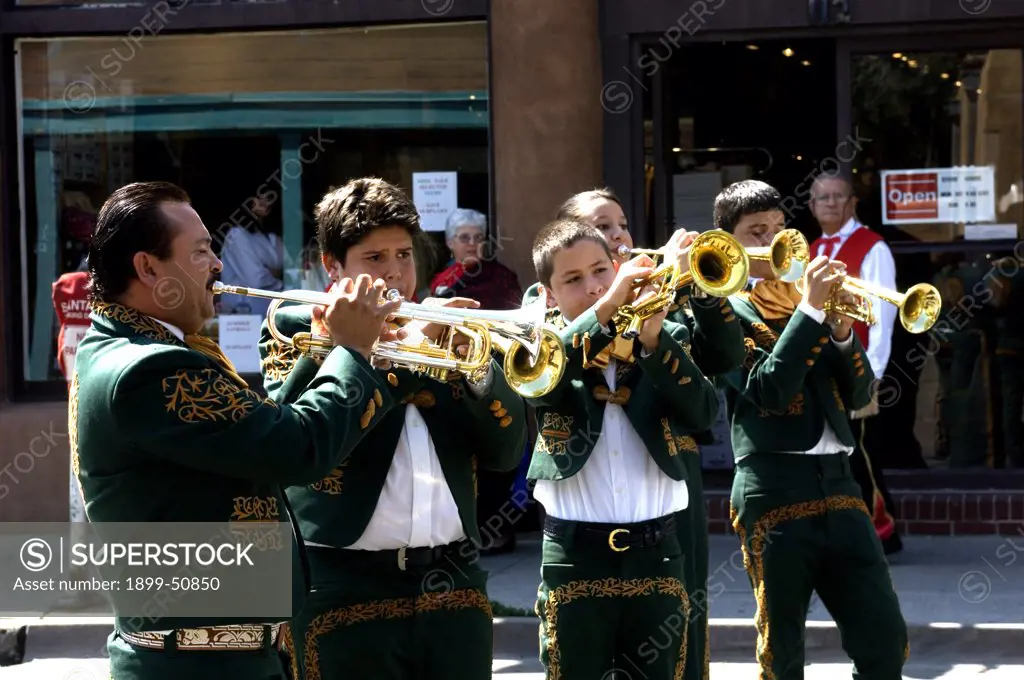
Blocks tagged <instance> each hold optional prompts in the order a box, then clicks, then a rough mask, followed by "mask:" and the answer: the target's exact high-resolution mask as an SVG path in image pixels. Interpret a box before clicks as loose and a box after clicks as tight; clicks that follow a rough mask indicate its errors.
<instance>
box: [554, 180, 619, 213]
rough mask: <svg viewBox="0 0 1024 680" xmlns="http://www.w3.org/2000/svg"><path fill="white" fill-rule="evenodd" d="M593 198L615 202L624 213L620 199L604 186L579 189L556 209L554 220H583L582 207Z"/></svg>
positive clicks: (593, 199)
mask: <svg viewBox="0 0 1024 680" xmlns="http://www.w3.org/2000/svg"><path fill="white" fill-rule="evenodd" d="M595 200H605V201H611V202H612V203H617V204H618V206H619V207H620V208H622V212H623V213H625V212H626V209H625V208H623V207H622V201H620V200H619V197H618V196H616V195H615V192H614V191H612V190H611V189H609V188H608V187H604V188H603V189H591V190H590V191H581V192H580V193H578V194H575V195H573V196H571V197H569V199H568V200H566V202H565V203H563V204H562V206H561V207H560V208H559V209H558V214H557V215H555V219H556V220H583V218H584V217H585V213H584V212H583V207H584V206H585V205H587V204H588V203H591V202H593V201H595Z"/></svg>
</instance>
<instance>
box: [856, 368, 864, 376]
mask: <svg viewBox="0 0 1024 680" xmlns="http://www.w3.org/2000/svg"><path fill="white" fill-rule="evenodd" d="M862 375H864V369H863V368H862V369H860V370H858V371H857V376H858V377H860V376H862Z"/></svg>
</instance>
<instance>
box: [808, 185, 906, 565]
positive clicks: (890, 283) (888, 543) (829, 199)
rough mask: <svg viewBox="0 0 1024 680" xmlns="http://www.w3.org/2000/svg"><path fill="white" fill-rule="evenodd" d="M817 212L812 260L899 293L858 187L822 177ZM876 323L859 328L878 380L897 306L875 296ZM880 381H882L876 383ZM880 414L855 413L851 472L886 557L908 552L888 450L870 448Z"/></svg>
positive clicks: (814, 192) (814, 190) (814, 196)
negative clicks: (886, 470)
mask: <svg viewBox="0 0 1024 680" xmlns="http://www.w3.org/2000/svg"><path fill="white" fill-rule="evenodd" d="M810 207H811V212H812V213H813V214H814V217H815V219H816V220H817V221H818V224H819V225H821V231H822V235H821V237H819V238H818V239H817V240H815V241H814V242H813V243H812V244H811V258H812V259H813V258H814V257H816V256H818V255H826V256H828V257H829V258H831V259H833V260H839V261H840V262H843V263H844V264H845V265H846V272H847V275H848V276H851V277H854V278H859V279H863V280H865V281H869V282H871V283H874V284H876V285H878V286H882V287H883V288H887V289H889V290H895V289H896V263H895V261H894V260H893V257H892V251H890V250H889V246H888V245H886V243H885V241H884V240H883V239H882V237H881V236H880V235H879V234H878V233H876V232H874V231H872V230H871V229H870V228H868V227H867V226H865V225H863V224H861V223H860V220H858V219H857V215H856V212H857V197H856V196H855V195H854V192H853V186H852V184H851V183H850V182H849V181H848V180H847V179H845V178H844V177H842V176H841V175H839V174H822V175H820V176H818V177H817V178H816V179H815V181H814V184H813V185H812V187H811V196H810ZM869 301H870V303H871V306H872V312H873V314H874V317H875V319H876V323H875V324H873V325H871V326H868V325H866V324H863V323H857V324H855V325H854V327H853V330H854V332H855V333H857V336H858V337H859V339H860V341H861V344H863V345H864V347H865V351H866V354H867V360H868V362H869V363H870V364H871V370H872V371H874V374H875V378H876V381H881V380H883V379H884V376H885V370H886V368H887V366H888V365H889V355H890V353H891V351H892V333H893V328H894V326H895V323H896V308H895V307H894V306H893V305H890V304H883V303H882V302H881V301H880V300H877V299H873V298H869ZM877 384H878V383H877V382H876V385H877ZM877 413H878V402H877V400H872V402H871V404H870V405H868V406H867V407H865V408H863V409H861V410H860V411H855V412H853V413H851V414H850V425H851V428H852V429H853V432H854V435H855V436H856V437H857V440H858V446H857V450H856V451H854V453H853V457H852V459H851V468H852V470H853V473H854V476H855V477H856V478H857V482H858V483H859V484H860V486H861V489H862V490H863V492H864V502H865V503H866V504H867V506H868V507H869V508H871V514H872V518H873V519H874V523H875V530H876V531H877V532H878V537H879V538H880V539H881V540H882V546H883V547H884V548H885V552H886V554H890V553H895V552H898V551H899V550H901V549H902V547H903V546H902V541H901V540H900V537H899V533H898V532H897V531H896V521H895V508H894V507H893V502H892V497H891V496H890V495H889V490H888V489H887V488H886V485H885V479H884V477H883V474H882V466H883V462H884V461H883V460H882V452H880V451H875V450H873V449H872V450H870V451H869V450H868V449H867V448H866V447H865V446H864V442H865V431H866V430H867V428H868V427H870V422H871V421H870V417H871V416H873V415H876V414H877Z"/></svg>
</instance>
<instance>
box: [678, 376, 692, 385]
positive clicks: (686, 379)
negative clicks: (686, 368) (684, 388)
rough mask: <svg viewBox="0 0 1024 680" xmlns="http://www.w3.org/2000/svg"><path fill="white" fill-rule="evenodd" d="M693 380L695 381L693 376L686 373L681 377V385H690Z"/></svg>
mask: <svg viewBox="0 0 1024 680" xmlns="http://www.w3.org/2000/svg"><path fill="white" fill-rule="evenodd" d="M691 382H693V378H691V377H690V376H688V375H684V376H683V377H682V378H680V379H679V384H680V385H689V384H690V383H691Z"/></svg>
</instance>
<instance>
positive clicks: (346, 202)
mask: <svg viewBox="0 0 1024 680" xmlns="http://www.w3.org/2000/svg"><path fill="white" fill-rule="evenodd" d="M315 215H316V221H317V228H318V236H319V240H320V250H321V253H322V258H323V264H324V266H325V267H326V268H327V269H328V271H330V272H331V273H332V277H333V278H335V279H336V280H338V279H340V278H341V277H342V276H344V277H355V276H357V275H359V274H369V275H370V276H372V277H373V278H375V279H383V280H384V281H385V283H386V284H387V288H390V289H396V290H398V292H399V293H401V294H402V296H403V297H404V299H406V300H409V299H411V298H412V296H413V294H414V291H415V290H416V266H415V260H414V254H413V242H414V238H416V237H417V236H418V235H419V234H420V226H419V216H418V214H417V212H416V208H415V206H414V205H413V204H412V202H411V201H410V200H409V199H408V198H407V197H406V195H405V194H404V193H403V192H402V191H401V190H400V189H398V188H397V187H394V186H392V185H390V184H388V183H387V182H384V181H383V180H379V179H369V178H367V179H356V180H352V181H350V182H349V183H348V184H346V185H345V186H343V187H342V188H340V189H336V190H334V191H331V192H330V193H328V194H327V195H326V196H324V198H323V199H322V200H321V201H320V204H319V205H318V206H317V208H316V213H315ZM445 302H446V303H447V304H449V305H451V306H463V307H467V306H468V307H472V306H476V303H474V302H473V301H471V300H465V299H462V298H456V299H452V300H446V301H445ZM311 315H312V317H311ZM319 316H320V315H319V309H316V308H314V309H312V310H311V309H310V308H309V307H288V308H282V309H280V310H278V312H277V314H276V318H275V321H276V323H277V326H278V328H279V329H280V331H281V332H282V333H283V334H284V335H285V336H287V337H291V336H292V335H293V334H294V333H296V332H307V333H308V332H310V330H311V328H312V327H314V326H316V325H317V324H318V322H317V321H316V320H318V319H319ZM403 330H404V331H405V332H406V333H407V334H408V336H407V337H406V338H405V341H404V342H405V344H409V343H412V342H413V341H414V339H416V338H417V336H423V337H426V338H429V339H431V340H434V341H436V340H437V339H438V337H439V336H440V334H441V333H442V331H444V330H445V329H444V328H442V327H440V326H436V325H434V324H428V325H423V324H420V323H417V322H410V323H407V324H406V325H405V326H404V328H403ZM260 351H261V355H262V358H263V373H264V384H265V386H266V389H267V393H268V395H269V396H270V397H271V398H272V399H274V400H275V401H278V402H283V403H289V402H291V401H293V400H295V399H296V398H298V396H299V395H301V394H302V393H304V392H305V391H306V390H307V389H309V388H310V385H311V381H312V380H313V378H314V377H315V376H316V371H315V366H316V361H315V360H314V359H312V358H310V357H307V356H299V355H298V354H297V352H296V351H295V350H294V349H292V348H291V347H286V346H281V345H280V344H279V343H277V342H276V341H274V340H273V339H272V337H271V336H270V334H269V332H268V329H267V325H266V324H264V328H263V337H262V340H261V343H260ZM378 370H381V371H382V372H383V373H384V375H385V376H386V384H387V385H388V386H389V387H390V391H391V397H392V399H393V402H394V403H395V404H397V405H398V407H397V408H394V409H392V410H390V411H389V412H387V413H386V414H385V415H384V416H383V417H380V415H379V410H380V409H381V398H380V397H381V395H379V394H377V393H376V392H374V393H363V392H360V391H359V390H356V389H354V390H352V393H351V394H349V395H348V399H349V404H350V407H351V408H353V409H360V410H363V411H364V418H363V420H362V422H363V423H364V424H365V423H367V422H368V421H369V419H370V418H371V417H373V415H374V414H375V413H377V414H378V417H377V420H375V421H374V422H375V425H374V427H372V428H366V429H365V432H364V434H363V439H362V441H361V442H360V443H359V444H358V445H357V446H356V447H355V449H354V450H353V451H352V453H351V454H349V455H348V456H347V457H345V458H343V462H342V463H341V465H340V466H339V467H338V468H336V469H335V470H334V471H333V472H332V473H331V474H330V475H329V476H328V477H326V478H325V479H323V480H321V481H319V482H316V483H315V484H311V485H309V486H293V487H289V488H288V489H287V497H288V500H289V501H290V502H291V503H292V505H293V506H294V509H295V513H296V515H297V517H298V521H299V526H300V529H301V532H302V538H303V541H304V543H305V549H306V552H307V554H308V556H309V562H310V565H311V572H312V573H311V581H312V584H313V585H312V593H311V594H310V596H309V599H308V600H307V604H306V606H305V608H304V609H303V611H302V612H301V613H300V615H299V616H298V617H297V618H296V619H295V620H294V621H293V623H292V631H291V632H292V644H293V649H292V650H291V654H292V657H293V672H294V673H295V677H296V678H297V679H299V678H304V679H305V680H321V679H322V680H340V679H342V678H344V679H346V680H347V679H348V678H375V679H381V680H405V679H407V678H408V679H411V678H425V679H437V680H442V679H443V680H452V679H456V680H458V679H462V678H465V679H467V680H489V678H490V677H491V658H492V632H491V631H492V625H491V606H490V601H489V599H488V597H487V590H486V579H487V575H486V572H484V571H483V570H482V569H480V567H479V566H478V565H477V563H476V562H477V558H478V550H477V548H478V545H479V542H480V537H479V532H478V529H477V527H478V526H479V524H478V523H477V518H476V498H475V496H476V470H477V467H478V466H479V467H480V468H484V469H491V470H497V471H508V470H513V469H515V468H516V466H517V465H518V464H519V461H520V460H521V458H522V455H523V449H524V445H525V432H526V411H525V404H524V403H523V400H522V398H521V397H520V396H519V395H518V394H516V393H515V392H513V391H512V389H511V388H510V387H509V386H508V384H507V382H506V380H505V377H504V375H503V373H502V370H501V368H500V366H499V365H498V364H497V362H495V360H494V359H493V358H492V359H491V360H490V366H489V368H488V370H487V374H486V375H485V376H484V377H483V378H482V379H481V380H479V382H473V381H470V380H467V379H465V378H462V379H458V380H455V381H452V382H449V383H447V384H446V383H442V382H439V381H436V380H432V379H427V378H424V377H422V376H421V375H420V374H414V373H413V372H411V371H409V370H404V369H398V368H391V369H378ZM382 382H384V381H382ZM353 387H357V385H355V383H353ZM367 414H368V415H367ZM453 642H457V650H456V648H455V647H452V644H453Z"/></svg>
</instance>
